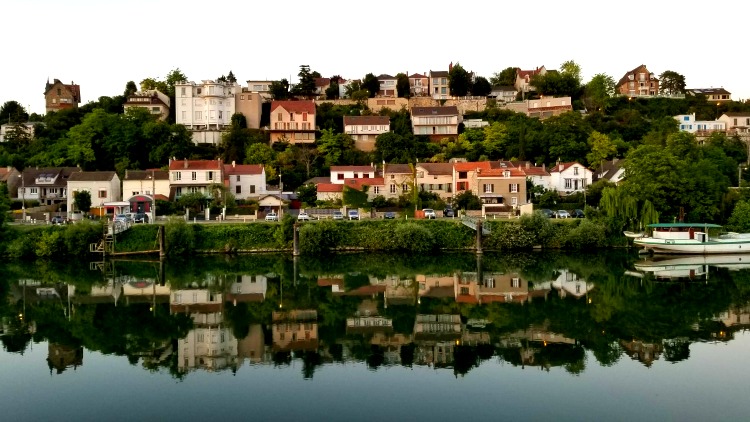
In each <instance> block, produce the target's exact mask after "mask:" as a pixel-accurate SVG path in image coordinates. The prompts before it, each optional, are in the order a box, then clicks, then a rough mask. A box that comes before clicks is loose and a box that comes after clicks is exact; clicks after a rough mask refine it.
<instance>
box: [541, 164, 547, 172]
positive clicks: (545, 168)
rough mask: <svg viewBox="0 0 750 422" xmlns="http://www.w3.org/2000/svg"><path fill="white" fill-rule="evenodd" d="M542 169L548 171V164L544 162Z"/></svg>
mask: <svg viewBox="0 0 750 422" xmlns="http://www.w3.org/2000/svg"><path fill="white" fill-rule="evenodd" d="M542 170H544V171H547V165H546V164H544V163H542Z"/></svg>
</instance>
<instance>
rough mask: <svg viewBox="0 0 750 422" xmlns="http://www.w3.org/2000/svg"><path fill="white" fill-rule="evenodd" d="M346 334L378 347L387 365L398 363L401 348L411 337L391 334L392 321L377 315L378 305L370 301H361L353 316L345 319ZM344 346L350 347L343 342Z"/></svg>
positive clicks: (346, 353) (374, 301) (347, 353)
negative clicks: (358, 336) (362, 338)
mask: <svg viewBox="0 0 750 422" xmlns="http://www.w3.org/2000/svg"><path fill="white" fill-rule="evenodd" d="M346 333H347V334H348V335H349V334H355V335H361V336H363V337H364V338H365V339H366V340H367V343H369V344H370V345H371V346H375V347H378V348H379V349H380V350H381V351H382V353H383V361H384V363H385V364H387V365H393V364H398V363H400V362H401V356H400V351H401V347H402V346H404V345H405V344H408V343H410V342H411V336H408V335H404V334H398V333H394V332H393V319H391V318H387V317H384V316H382V315H379V312H378V303H377V301H376V300H372V299H365V300H363V301H362V302H361V303H360V304H359V306H358V307H357V311H356V312H355V314H354V316H352V317H349V318H347V319H346ZM344 346H345V347H348V346H350V345H349V344H347V343H346V342H345V343H344ZM350 354H351V353H349V352H348V351H347V352H345V355H347V356H348V355H350Z"/></svg>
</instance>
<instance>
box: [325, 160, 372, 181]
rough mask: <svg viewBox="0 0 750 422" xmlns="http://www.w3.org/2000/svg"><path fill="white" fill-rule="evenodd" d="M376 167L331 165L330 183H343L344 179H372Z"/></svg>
mask: <svg viewBox="0 0 750 422" xmlns="http://www.w3.org/2000/svg"><path fill="white" fill-rule="evenodd" d="M376 172H377V169H376V168H375V166H374V165H370V166H331V183H333V184H337V185H343V184H344V180H345V179H373V178H375V173H376Z"/></svg>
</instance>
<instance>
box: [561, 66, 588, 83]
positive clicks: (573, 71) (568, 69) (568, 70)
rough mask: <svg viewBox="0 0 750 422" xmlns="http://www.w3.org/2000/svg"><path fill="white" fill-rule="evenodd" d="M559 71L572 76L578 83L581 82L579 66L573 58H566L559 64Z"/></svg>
mask: <svg viewBox="0 0 750 422" xmlns="http://www.w3.org/2000/svg"><path fill="white" fill-rule="evenodd" d="M560 73H561V74H563V75H568V76H571V77H573V79H575V80H576V81H578V84H579V85H580V84H581V82H583V79H581V66H580V65H579V64H578V63H576V62H574V61H573V60H568V61H566V62H563V64H561V65H560Z"/></svg>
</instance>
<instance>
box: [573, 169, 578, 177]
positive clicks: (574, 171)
mask: <svg viewBox="0 0 750 422" xmlns="http://www.w3.org/2000/svg"><path fill="white" fill-rule="evenodd" d="M573 174H574V175H576V176H578V167H573Z"/></svg>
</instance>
